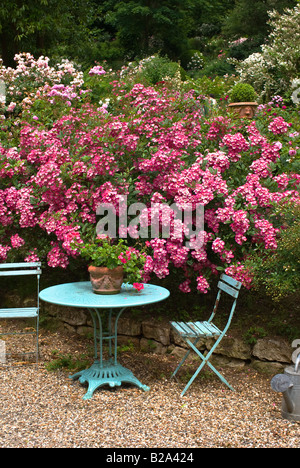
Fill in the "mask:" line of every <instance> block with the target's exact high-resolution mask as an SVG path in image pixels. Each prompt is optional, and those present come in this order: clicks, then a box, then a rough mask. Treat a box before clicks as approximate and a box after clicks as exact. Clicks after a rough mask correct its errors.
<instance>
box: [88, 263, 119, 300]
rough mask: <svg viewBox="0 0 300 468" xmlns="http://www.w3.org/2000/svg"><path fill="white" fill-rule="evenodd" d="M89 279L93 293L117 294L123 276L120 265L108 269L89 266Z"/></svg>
mask: <svg viewBox="0 0 300 468" xmlns="http://www.w3.org/2000/svg"><path fill="white" fill-rule="evenodd" d="M88 271H89V273H90V280H91V283H92V288H93V291H94V293H95V294H106V295H108V294H119V293H120V291H121V286H122V283H123V278H124V271H123V267H122V266H118V267H116V268H113V269H110V268H107V267H95V266H92V265H91V266H89V268H88Z"/></svg>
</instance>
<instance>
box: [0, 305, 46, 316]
mask: <svg viewBox="0 0 300 468" xmlns="http://www.w3.org/2000/svg"><path fill="white" fill-rule="evenodd" d="M37 316H38V308H37V307H23V308H20V307H18V308H10V309H0V318H33V317H37Z"/></svg>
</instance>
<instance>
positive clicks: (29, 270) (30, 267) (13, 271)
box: [0, 262, 42, 364]
mask: <svg viewBox="0 0 300 468" xmlns="http://www.w3.org/2000/svg"><path fill="white" fill-rule="evenodd" d="M41 274H42V270H41V263H39V262H31V263H29V262H28V263H26V262H24V263H1V264H0V277H14V276H28V275H31V276H36V279H37V297H36V305H35V306H34V307H17V308H5V309H0V319H35V322H36V329H35V331H34V332H21V333H0V337H1V336H4V335H23V334H24V335H25V334H26V335H27V334H35V332H36V352H35V354H36V363H37V364H38V358H39V311H40V306H39V289H40V276H41ZM24 354H34V353H24Z"/></svg>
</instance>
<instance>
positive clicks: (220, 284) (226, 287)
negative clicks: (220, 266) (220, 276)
mask: <svg viewBox="0 0 300 468" xmlns="http://www.w3.org/2000/svg"><path fill="white" fill-rule="evenodd" d="M218 288H219V289H221V290H222V291H224V292H226V293H227V294H229V295H230V296H232V297H234V298H235V299H236V298H237V297H238V295H239V291H238V290H236V289H234V288H232V287H231V286H229V285H228V284H226V283H223V282H222V281H219V282H218Z"/></svg>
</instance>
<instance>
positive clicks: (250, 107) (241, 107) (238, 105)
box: [228, 102, 258, 119]
mask: <svg viewBox="0 0 300 468" xmlns="http://www.w3.org/2000/svg"><path fill="white" fill-rule="evenodd" d="M257 106H258V103H257V102H232V103H231V104H229V105H228V110H230V111H233V112H236V113H237V114H238V115H239V116H240V117H241V118H245V119H252V118H253V117H254V115H255V112H256V109H257Z"/></svg>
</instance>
